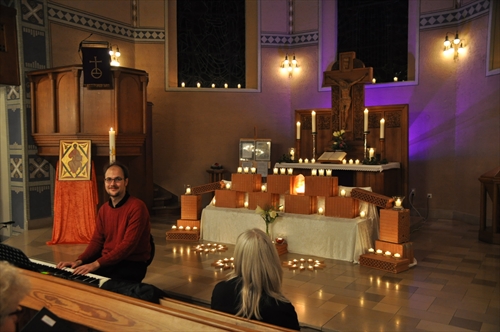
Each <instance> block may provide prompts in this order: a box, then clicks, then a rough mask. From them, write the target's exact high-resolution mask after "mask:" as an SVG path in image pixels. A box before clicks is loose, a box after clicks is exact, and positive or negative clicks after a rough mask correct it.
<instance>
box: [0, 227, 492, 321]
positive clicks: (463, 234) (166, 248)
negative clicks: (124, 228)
mask: <svg viewBox="0 0 500 332" xmlns="http://www.w3.org/2000/svg"><path fill="white" fill-rule="evenodd" d="M176 219H177V218H176V217H171V218H170V220H169V218H167V219H165V218H152V229H153V230H152V232H153V235H154V237H155V240H156V256H155V259H154V261H153V263H152V265H151V266H150V268H149V270H148V274H147V276H146V278H145V280H144V282H146V283H150V284H153V285H155V286H157V287H159V288H162V289H164V290H165V291H167V292H168V293H169V294H171V295H172V296H173V297H177V298H181V299H184V300H186V301H190V302H194V303H197V304H199V305H203V306H208V305H209V304H210V297H211V293H212V289H213V287H214V286H215V284H216V283H217V282H219V281H220V280H222V279H224V278H225V275H226V273H227V272H228V270H226V271H221V270H220V269H216V268H214V267H213V266H212V265H211V263H213V262H214V261H215V260H217V259H220V258H225V257H228V258H229V257H231V256H232V252H233V249H234V246H232V245H227V247H228V250H227V251H225V252H217V253H210V254H199V253H195V252H193V250H192V248H193V246H194V245H195V243H191V242H172V241H168V242H167V241H166V239H165V231H166V230H168V229H170V228H171V226H170V225H171V224H173V223H174V222H175V220H176ZM477 230H478V226H477V225H469V224H465V223H462V222H458V221H453V220H442V219H440V220H428V221H427V222H425V223H423V224H422V225H421V227H420V228H419V229H417V230H416V231H413V232H412V234H411V241H412V242H413V245H414V250H415V258H416V260H417V265H416V266H414V267H412V268H411V269H410V270H408V271H405V272H401V273H398V274H393V273H388V272H384V271H380V270H375V269H371V268H368V267H365V266H360V265H357V264H353V263H350V262H344V261H338V260H332V259H324V261H325V264H326V268H325V269H323V270H317V271H307V270H306V271H303V272H300V271H297V270H294V271H293V270H292V271H289V270H288V269H285V271H284V282H283V291H284V294H285V295H286V296H287V297H288V298H289V299H290V300H291V302H292V303H293V305H294V306H295V309H296V311H297V313H298V316H299V321H300V323H301V326H303V330H304V331H309V330H312V329H314V330H322V331H499V330H500V315H499V313H500V292H499V290H500V246H498V245H492V244H487V243H483V242H480V241H478V232H477ZM51 234H52V231H51V228H50V227H49V228H42V229H34V230H30V231H28V232H25V233H23V234H20V235H17V236H13V237H11V238H9V239H7V240H6V241H4V242H3V243H5V244H8V245H11V246H13V247H17V248H19V249H21V250H22V251H24V252H25V253H26V254H27V255H28V256H29V257H32V258H36V259H39V260H45V261H49V262H57V261H59V260H72V259H75V258H76V256H77V255H78V254H79V253H80V252H81V251H82V250H83V249H84V248H85V245H84V244H78V245H54V246H47V245H46V244H45V243H46V241H48V240H50V239H51ZM280 258H282V260H283V261H286V260H291V259H294V258H297V259H299V258H315V259H316V258H319V257H307V256H304V255H300V254H295V253H288V254H285V255H283V256H281V257H280Z"/></svg>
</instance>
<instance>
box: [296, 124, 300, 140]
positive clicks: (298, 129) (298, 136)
mask: <svg viewBox="0 0 500 332" xmlns="http://www.w3.org/2000/svg"><path fill="white" fill-rule="evenodd" d="M296 137H297V139H300V121H297V136H296Z"/></svg>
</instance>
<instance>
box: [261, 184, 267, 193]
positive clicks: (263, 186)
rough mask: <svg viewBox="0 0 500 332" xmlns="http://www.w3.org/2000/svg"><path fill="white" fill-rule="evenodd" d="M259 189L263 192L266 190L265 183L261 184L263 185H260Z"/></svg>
mask: <svg viewBox="0 0 500 332" xmlns="http://www.w3.org/2000/svg"><path fill="white" fill-rule="evenodd" d="M260 189H261V190H262V191H263V192H266V185H265V184H263V185H262V186H261V187H260Z"/></svg>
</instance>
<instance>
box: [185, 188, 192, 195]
mask: <svg viewBox="0 0 500 332" xmlns="http://www.w3.org/2000/svg"><path fill="white" fill-rule="evenodd" d="M186 195H191V188H190V187H187V188H186Z"/></svg>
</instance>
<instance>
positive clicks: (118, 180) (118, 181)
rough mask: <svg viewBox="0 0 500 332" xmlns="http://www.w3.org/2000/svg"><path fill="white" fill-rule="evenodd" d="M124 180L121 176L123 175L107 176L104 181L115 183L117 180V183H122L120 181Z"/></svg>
mask: <svg viewBox="0 0 500 332" xmlns="http://www.w3.org/2000/svg"><path fill="white" fill-rule="evenodd" d="M122 181H123V178H121V177H116V178H105V179H104V182H106V183H108V184H110V183H113V182H115V183H120V182H122Z"/></svg>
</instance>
